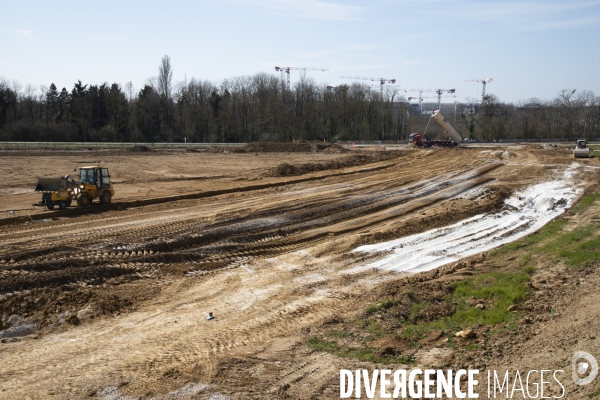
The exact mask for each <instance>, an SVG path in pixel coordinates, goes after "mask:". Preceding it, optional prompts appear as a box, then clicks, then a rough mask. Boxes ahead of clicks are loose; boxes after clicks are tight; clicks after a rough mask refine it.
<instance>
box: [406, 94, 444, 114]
mask: <svg viewBox="0 0 600 400" xmlns="http://www.w3.org/2000/svg"><path fill="white" fill-rule="evenodd" d="M435 91H436V90H435V89H404V92H405V93H407V92H408V93H412V92H419V97H418V99H419V106H420V108H421V112H423V100H422V99H424V98H427V97H423V96H422V94H423V92H435ZM415 98H416V97H409V100H410V99H415Z"/></svg>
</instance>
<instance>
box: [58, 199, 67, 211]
mask: <svg viewBox="0 0 600 400" xmlns="http://www.w3.org/2000/svg"><path fill="white" fill-rule="evenodd" d="M58 208H60V209H61V210H64V209H65V208H67V202H66V201H64V200H63V201H60V202H59V203H58Z"/></svg>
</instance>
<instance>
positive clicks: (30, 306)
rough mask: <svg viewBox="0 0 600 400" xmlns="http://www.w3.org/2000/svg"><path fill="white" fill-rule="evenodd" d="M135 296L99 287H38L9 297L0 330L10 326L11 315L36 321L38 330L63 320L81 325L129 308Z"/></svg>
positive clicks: (2, 310)
mask: <svg viewBox="0 0 600 400" xmlns="http://www.w3.org/2000/svg"><path fill="white" fill-rule="evenodd" d="M132 306H133V302H132V299H131V298H129V296H127V295H124V294H118V295H117V294H114V293H106V292H104V291H103V290H102V289H97V288H73V287H70V286H62V287H60V288H45V289H34V290H31V291H29V292H27V293H19V294H17V295H14V296H12V297H10V298H9V299H7V300H5V301H4V302H3V304H2V306H1V308H0V317H1V318H0V329H3V328H6V327H7V326H8V325H9V324H8V319H7V318H8V317H9V316H10V315H19V316H22V317H23V318H24V320H26V321H28V322H36V323H37V330H39V329H43V328H45V327H47V326H50V325H54V326H58V325H61V324H63V323H65V322H66V323H69V324H72V325H77V324H79V323H80V322H81V321H83V320H87V319H93V318H95V317H98V316H100V315H107V314H113V313H116V312H121V311H129V310H130V309H131V307H132Z"/></svg>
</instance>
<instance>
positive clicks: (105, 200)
mask: <svg viewBox="0 0 600 400" xmlns="http://www.w3.org/2000/svg"><path fill="white" fill-rule="evenodd" d="M111 197H112V196H111V194H110V192H109V191H108V190H107V191H104V192H102V194H101V195H100V204H110V200H111Z"/></svg>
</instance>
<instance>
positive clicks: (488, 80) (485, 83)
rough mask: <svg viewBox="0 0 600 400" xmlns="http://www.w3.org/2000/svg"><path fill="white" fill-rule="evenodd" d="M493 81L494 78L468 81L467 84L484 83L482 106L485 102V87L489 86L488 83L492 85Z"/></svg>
mask: <svg viewBox="0 0 600 400" xmlns="http://www.w3.org/2000/svg"><path fill="white" fill-rule="evenodd" d="M491 81H492V78H487V79H468V80H466V81H465V82H481V83H483V89H481V105H482V106H483V103H484V102H485V85H487V84H488V83H490V82H491Z"/></svg>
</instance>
